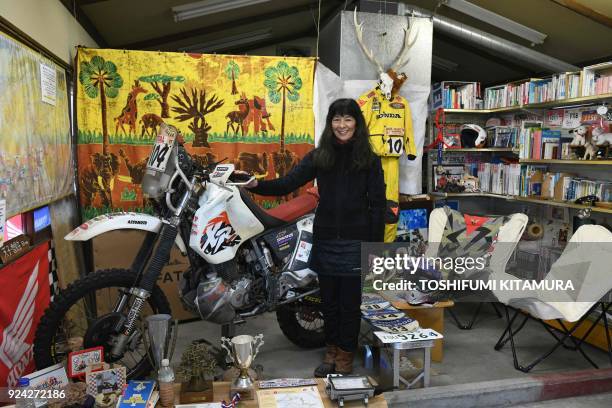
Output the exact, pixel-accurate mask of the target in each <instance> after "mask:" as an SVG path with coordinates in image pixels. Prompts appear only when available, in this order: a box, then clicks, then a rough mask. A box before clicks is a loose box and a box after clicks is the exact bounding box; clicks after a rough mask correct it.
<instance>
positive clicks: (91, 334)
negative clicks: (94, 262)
mask: <svg viewBox="0 0 612 408" xmlns="http://www.w3.org/2000/svg"><path fill="white" fill-rule="evenodd" d="M135 281H136V273H135V272H132V271H131V270H129V269H109V270H102V271H96V272H95V273H91V274H89V275H87V276H86V277H84V278H82V279H79V280H77V281H76V282H74V283H72V284H70V285H68V287H67V288H66V289H65V290H63V291H62V292H61V293H60V294H59V295H58V296H57V297H56V298H55V300H54V301H53V303H52V304H51V305H50V306H49V308H48V309H47V310H46V311H45V314H44V315H43V317H42V318H41V319H40V323H39V324H38V328H37V329H36V335H35V337H34V360H35V362H36V368H38V369H42V368H45V367H48V366H51V365H53V364H57V363H60V362H62V361H63V360H65V359H66V357H67V355H68V353H69V352H70V349H71V348H73V344H74V343H75V342H77V344H80V343H82V346H77V347H78V348H90V347H96V346H103V347H104V351H105V353H104V354H105V361H107V362H117V363H119V364H121V365H123V366H125V367H126V370H127V377H128V379H134V378H141V377H144V376H145V375H146V374H148V373H149V371H151V364H150V363H149V359H148V358H147V355H146V350H145V347H144V345H143V341H142V321H143V319H144V317H145V316H147V315H151V314H155V313H166V314H171V311H170V305H169V304H168V300H167V299H166V296H165V295H164V292H162V290H161V289H160V288H159V287H158V286H155V287H154V289H153V293H152V294H151V296H149V298H148V299H147V303H146V304H145V306H144V307H143V308H142V311H141V315H140V316H139V320H138V321H137V325H136V328H135V329H134V336H133V337H132V341H130V342H129V344H128V345H127V346H126V350H125V353H124V355H123V356H122V357H121V358H120V359H118V360H114V361H109V360H110V359H109V356H110V353H109V352H110V350H111V349H112V339H113V336H114V335H115V334H116V326H117V322H120V321H121V320H122V319H123V317H124V315H125V314H126V313H127V311H128V310H129V309H130V306H131V303H130V302H128V304H127V305H126V306H125V307H124V308H123V314H120V313H114V312H113V310H114V308H115V307H116V305H117V304H118V300H119V298H120V294H121V293H127V291H128V290H129V288H130V287H132V286H133V285H134V282H135ZM131 300H132V299H130V301H131Z"/></svg>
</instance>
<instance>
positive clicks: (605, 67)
mask: <svg viewBox="0 0 612 408" xmlns="http://www.w3.org/2000/svg"><path fill="white" fill-rule="evenodd" d="M609 93H612V61H608V62H602V63H600V64H595V65H589V66H586V67H584V68H583V69H582V96H594V95H605V94H609Z"/></svg>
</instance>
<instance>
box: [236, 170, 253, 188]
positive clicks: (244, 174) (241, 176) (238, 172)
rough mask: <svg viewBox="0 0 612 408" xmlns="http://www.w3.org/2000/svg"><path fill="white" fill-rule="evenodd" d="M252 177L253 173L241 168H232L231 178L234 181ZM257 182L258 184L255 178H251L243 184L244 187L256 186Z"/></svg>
mask: <svg viewBox="0 0 612 408" xmlns="http://www.w3.org/2000/svg"><path fill="white" fill-rule="evenodd" d="M252 177H253V175H252V174H251V173H248V172H246V171H243V170H234V172H233V173H232V178H233V179H234V180H236V181H247V180H249V179H251V178H252ZM257 184H259V183H258V182H257V179H256V178H254V179H253V180H251V181H250V182H248V183H247V184H245V185H244V187H246V188H255V187H257Z"/></svg>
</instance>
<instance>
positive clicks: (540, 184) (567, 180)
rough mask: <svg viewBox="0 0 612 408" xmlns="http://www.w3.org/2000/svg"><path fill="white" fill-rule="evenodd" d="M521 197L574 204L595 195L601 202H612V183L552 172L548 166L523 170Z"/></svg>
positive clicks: (526, 167)
mask: <svg viewBox="0 0 612 408" xmlns="http://www.w3.org/2000/svg"><path fill="white" fill-rule="evenodd" d="M520 185H521V187H520V195H521V196H523V197H534V196H535V198H540V199H553V200H555V201H569V202H573V201H575V200H576V199H578V198H580V197H584V196H587V195H594V196H596V197H598V198H599V201H604V202H608V201H612V182H611V181H605V180H592V179H587V178H584V177H579V176H577V175H576V174H572V173H565V172H550V171H548V170H547V166H523V167H522V168H521V182H520Z"/></svg>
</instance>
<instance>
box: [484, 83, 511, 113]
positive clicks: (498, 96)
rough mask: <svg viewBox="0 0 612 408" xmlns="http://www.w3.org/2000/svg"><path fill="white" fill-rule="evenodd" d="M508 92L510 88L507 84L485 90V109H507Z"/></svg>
mask: <svg viewBox="0 0 612 408" xmlns="http://www.w3.org/2000/svg"><path fill="white" fill-rule="evenodd" d="M507 92H508V86H507V85H506V84H504V85H497V86H492V87H489V88H485V96H484V100H485V109H498V108H505V107H506V102H507V97H506V95H507Z"/></svg>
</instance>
